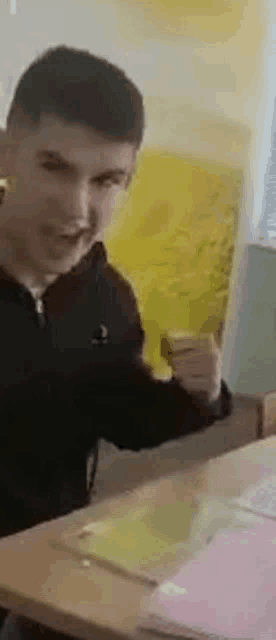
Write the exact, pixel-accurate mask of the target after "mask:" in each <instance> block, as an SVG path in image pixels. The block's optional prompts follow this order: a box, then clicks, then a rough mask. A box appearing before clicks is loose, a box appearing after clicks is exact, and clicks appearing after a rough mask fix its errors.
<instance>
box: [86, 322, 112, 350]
mask: <svg viewBox="0 0 276 640" xmlns="http://www.w3.org/2000/svg"><path fill="white" fill-rule="evenodd" d="M89 342H90V344H95V345H98V346H102V345H104V344H107V343H108V342H109V340H108V329H107V327H106V326H105V325H104V324H100V326H99V328H98V329H97V330H96V331H94V333H93V336H92V338H89Z"/></svg>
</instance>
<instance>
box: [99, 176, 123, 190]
mask: <svg viewBox="0 0 276 640" xmlns="http://www.w3.org/2000/svg"><path fill="white" fill-rule="evenodd" d="M97 183H98V185H99V186H100V187H105V188H106V189H108V188H109V187H114V185H120V184H121V180H120V179H119V178H117V179H116V178H98V180H97Z"/></svg>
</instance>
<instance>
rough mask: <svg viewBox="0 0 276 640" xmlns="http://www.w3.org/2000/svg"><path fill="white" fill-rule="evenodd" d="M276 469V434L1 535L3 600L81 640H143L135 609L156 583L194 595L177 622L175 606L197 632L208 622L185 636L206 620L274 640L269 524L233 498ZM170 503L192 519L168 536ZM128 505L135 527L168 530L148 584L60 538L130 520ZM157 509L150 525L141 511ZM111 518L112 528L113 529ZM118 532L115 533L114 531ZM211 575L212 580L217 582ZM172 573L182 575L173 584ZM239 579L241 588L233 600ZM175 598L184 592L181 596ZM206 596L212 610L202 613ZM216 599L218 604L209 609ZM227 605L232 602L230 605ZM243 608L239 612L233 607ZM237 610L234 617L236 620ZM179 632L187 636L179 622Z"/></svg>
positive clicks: (220, 630)
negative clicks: (137, 522)
mask: <svg viewBox="0 0 276 640" xmlns="http://www.w3.org/2000/svg"><path fill="white" fill-rule="evenodd" d="M275 473H276V437H271V438H267V439H266V440H261V441H258V442H255V443H253V444H251V445H249V446H246V447H243V448H242V449H238V450H236V451H234V452H231V453H228V454H226V455H224V456H221V457H219V458H216V459H213V460H209V461H208V462H204V463H201V464H197V465H196V466H194V467H192V468H190V469H187V468H186V469H185V470H184V471H183V470H182V471H181V470H178V472H177V473H175V474H173V475H170V476H165V477H162V478H159V479H157V480H155V481H154V482H151V483H147V484H144V485H141V486H140V487H139V488H137V489H136V490H135V491H130V492H125V493H124V494H121V495H120V496H116V498H112V499H109V500H106V501H104V502H101V503H98V504H95V505H91V506H90V507H87V508H85V509H81V510H77V511H75V512H73V513H71V514H69V515H68V516H66V517H64V518H58V519H56V520H53V521H51V522H47V523H44V524H43V525H39V526H37V527H34V528H33V529H30V530H27V531H24V532H22V533H19V534H15V535H13V536H10V537H8V538H3V539H2V540H1V541H0V566H1V572H0V604H1V605H2V606H4V607H6V608H7V609H10V610H13V611H15V612H16V613H19V614H21V615H23V616H26V617H28V618H30V619H32V620H34V621H37V622H40V623H41V624H42V625H45V626H48V627H51V628H52V629H54V630H56V631H58V632H61V633H65V634H66V633H67V635H68V634H71V635H72V636H74V637H75V638H82V639H83V640H91V637H97V639H99V640H106V639H107V638H108V640H110V639H112V638H114V640H115V638H117V640H119V638H121V639H122V640H123V638H128V640H129V639H130V638H132V639H133V640H150V638H151V639H153V635H152V633H151V632H150V631H147V630H146V629H142V628H141V626H139V625H140V621H141V617H142V612H143V611H144V612H145V599H147V602H149V600H150V598H155V604H156V593H157V592H158V589H160V587H162V584H164V583H166V582H170V583H174V584H176V585H177V586H180V588H182V589H186V590H187V591H188V592H189V593H188V595H189V598H191V600H192V599H193V598H194V601H195V600H197V604H195V607H194V608H193V607H190V608H189V612H188V611H187V617H186V615H185V618H184V619H183V614H184V613H185V611H184V609H183V607H181V620H180V622H181V623H182V625H183V623H184V624H186V626H187V625H188V626H189V627H190V628H191V627H192V626H194V624H195V618H194V619H193V618H192V613H193V611H196V612H197V613H196V620H197V622H196V625H197V627H198V626H199V625H200V626H201V627H202V628H204V625H205V632H204V633H205V636H204V635H202V634H201V636H196V635H193V636H191V633H189V634H186V636H184V637H185V638H187V637H189V636H190V637H194V638H196V640H197V638H198V637H200V640H205V637H206V620H207V623H208V624H209V628H208V629H207V631H208V632H209V631H211V632H212V633H213V638H216V640H217V637H218V634H219V635H220V637H222V638H223V637H226V638H227V640H228V638H230V639H231V640H232V639H233V638H236V640H238V638H240V640H245V639H246V640H249V639H250V640H257V638H258V640H275V638H276V628H275V623H276V618H275V616H274V612H275V605H274V607H273V601H271V596H273V598H274V600H276V593H274V591H273V590H274V589H275V585H276V581H275V562H273V558H274V557H276V554H275V550H276V544H275V542H276V522H275V520H273V519H272V518H268V517H265V516H264V515H262V514H261V512H260V510H259V511H258V513H257V512H256V511H255V512H253V511H249V510H248V508H245V507H242V506H241V504H237V503H235V502H234V499H235V498H239V497H241V494H243V493H244V492H245V491H247V490H248V489H249V488H250V487H252V486H253V485H254V484H256V483H258V482H259V481H260V480H261V479H262V478H264V477H265V476H266V477H268V476H269V475H270V476H271V475H272V474H275ZM170 503H173V507H172V509H173V512H174V513H175V515H176V513H177V505H181V504H183V505H186V506H188V505H190V506H189V508H188V509H187V510H186V509H184V510H183V515H184V512H185V514H186V515H185V518H184V519H186V518H187V520H188V521H189V522H185V523H184V522H183V521H182V516H181V517H180V520H179V524H178V525H177V527H176V529H177V530H176V531H175V533H174V536H175V537H173V536H172V535H171V530H170V527H171V523H170V522H169V521H170V519H171V515H170V514H168V512H167V511H166V508H165V505H169V504H170ZM163 506H164V511H163ZM255 506H256V505H255ZM131 509H132V510H133V509H134V511H135V509H136V515H137V514H138V513H139V514H140V515H139V517H140V523H141V522H142V521H143V524H144V525H146V527H149V525H150V530H151V532H153V533H154V531H153V529H154V530H155V537H157V535H156V534H157V533H158V537H159V540H161V539H162V536H165V537H166V543H168V546H167V548H166V549H165V550H163V551H164V553H163V552H162V550H161V554H160V557H159V558H155V559H156V565H155V563H153V565H154V566H153V565H152V564H151V559H152V554H149V557H150V563H149V565H151V566H149V565H148V566H147V567H142V568H143V571H144V570H145V569H146V570H147V572H148V570H150V571H149V572H150V574H151V577H152V578H153V580H152V582H153V583H154V584H152V583H151V584H149V581H148V580H143V579H141V578H140V579H139V580H137V576H136V575H134V574H135V569H136V568H137V564H136V566H134V567H133V566H132V567H131V566H128V567H125V568H126V569H127V571H125V573H124V574H123V572H121V573H119V572H118V571H117V572H116V570H115V569H116V567H115V568H113V567H112V564H114V558H113V559H112V558H111V557H110V558H109V564H108V566H107V564H106V565H105V566H104V565H103V564H101V563H100V562H97V560H96V559H95V558H94V557H93V553H92V554H91V555H89V553H88V554H87V551H89V550H87V549H86V550H85V549H79V554H75V553H74V550H73V549H72V548H71V549H70V548H69V545H68V546H65V544H64V541H65V537H67V536H70V535H72V536H73V535H75V537H76V538H77V537H78V535H79V533H80V531H81V530H84V529H87V528H88V529H89V528H90V529H91V530H92V529H93V523H94V524H95V523H97V522H101V523H103V524H104V523H105V525H104V526H106V524H107V523H109V524H110V519H112V518H113V520H114V519H115V520H116V517H118V516H119V517H120V518H127V516H128V514H129V513H130V510H131ZM143 509H144V510H145V512H143ZM147 510H148V511H147ZM155 510H156V513H155V515H153V516H152V517H151V518H150V519H149V521H148V520H147V518H148V516H149V515H150V514H154V512H155ZM161 512H162V513H161ZM162 514H163V515H162ZM159 515H160V522H159ZM161 516H162V517H161ZM115 520H114V521H113V524H112V526H113V527H115V529H116V522H115ZM138 520H139V519H138ZM125 522H127V520H126V521H125ZM163 524H164V526H165V528H164V529H163ZM184 524H185V526H184ZM183 526H184V528H183ZM152 527H153V529H152ZM96 529H97V527H96ZM123 533H124V531H121V532H120V531H119V534H120V535H122V534H123ZM161 534H162V535H161ZM210 538H211V539H210ZM53 541H55V545H53V544H52V543H53ZM179 541H180V542H179ZM274 541H275V542H274ZM225 549H227V553H225ZM230 549H231V551H230ZM112 551H113V552H114V546H113V550H112ZM150 551H151V550H150ZM138 555H139V554H138ZM145 556H146V554H145V553H144V557H145ZM199 557H200V558H201V559H202V558H203V560H204V561H203V563H202V562H201V563H200V562H199ZM256 557H258V563H257V562H256ZM218 558H221V560H220V561H219V560H218ZM231 558H232V560H231ZM138 560H139V558H138ZM135 562H137V558H136V559H135ZM207 563H209V565H208V566H209V572H208V573H207ZM134 564H135V563H134ZM216 567H217V569H216ZM223 568H224V571H222V569H223ZM181 572H182V573H181ZM183 572H184V573H183ZM216 572H217V577H218V578H219V579H216ZM177 576H180V582H179V584H178V582H177V580H178V578H177ZM196 576H197V578H196ZM248 578H249V580H248ZM253 578H254V579H253ZM204 580H205V582H204ZM247 580H248V584H247ZM235 581H236V582H235ZM231 585H232V587H231ZM236 585H238V588H240V590H241V593H240V597H239V598H237V594H236ZM242 585H243V590H242ZM231 588H232V592H231ZM248 589H250V594H251V596H250V597H251V601H250V599H249V600H248V599H246V598H245V593H244V592H245V591H246V590H248ZM216 590H217V591H216ZM161 593H162V591H161ZM169 593H170V592H169ZM225 594H227V595H225ZM180 596H181V598H183V596H185V594H183V593H182V594H180ZM177 597H178V596H177ZM185 597H186V596H185ZM163 598H164V600H163V603H161V601H159V604H158V606H159V605H160V603H161V604H164V602H168V594H166V593H163ZM172 598H175V596H170V599H171V602H172ZM208 598H209V599H210V606H209V608H208V611H207V612H206V601H207V602H208ZM212 598H213V599H212ZM214 598H215V599H216V608H215V606H212V603H213V604H214ZM242 598H243V601H242ZM256 598H257V606H256ZM204 601H205V605H204ZM151 602H153V600H151ZM252 602H253V603H254V606H253V607H252ZM229 603H232V604H231V607H232V608H231V607H230V609H229ZM241 604H242V610H241V609H240V610H239V609H237V607H239V606H240V605H241ZM156 606H157V604H156ZM204 606H205V610H204ZM246 607H247V608H246ZM250 607H251V608H250ZM235 608H236V609H237V611H238V614H239V615H238V617H236V620H235V621H234V622H235V624H234V622H233V618H234V616H233V612H234V611H235ZM210 609H211V610H210ZM212 609H213V610H212ZM160 611H161V614H162V615H163V614H164V608H162V607H161V610H160V608H159V613H160ZM264 611H265V616H264V615H263V614H264ZM207 613H208V616H207V617H206V615H207ZM205 614H206V615H205ZM224 614H225V615H224ZM231 615H232V618H231ZM246 615H247V616H248V619H247V620H246ZM225 616H226V617H225ZM273 616H274V618H273ZM248 621H249V622H248ZM232 623H233V624H232ZM236 623H237V624H238V626H237V624H236ZM246 624H247V628H246ZM262 625H265V626H262ZM273 625H274V626H273ZM254 627H255V629H257V630H258V633H259V636H258V637H257V636H256V633H255V631H254V629H253V628H254ZM234 632H236V635H233V633H234ZM178 633H179V628H178ZM193 633H195V632H193ZM231 633H232V635H231ZM246 633H247V635H246ZM254 633H255V635H254ZM262 633H263V635H262ZM227 634H228V635H227ZM237 634H239V635H237ZM158 635H159V634H158ZM180 635H182V637H183V635H184V634H183V626H182V628H181V634H180ZM163 637H164V636H163ZM207 637H208V636H207ZM208 640H209V637H208Z"/></svg>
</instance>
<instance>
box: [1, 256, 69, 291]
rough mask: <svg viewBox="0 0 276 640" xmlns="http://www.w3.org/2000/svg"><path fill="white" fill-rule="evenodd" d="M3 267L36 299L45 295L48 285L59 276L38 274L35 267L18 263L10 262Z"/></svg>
mask: <svg viewBox="0 0 276 640" xmlns="http://www.w3.org/2000/svg"><path fill="white" fill-rule="evenodd" d="M2 267H3V269H4V270H5V271H6V272H7V273H8V274H9V275H11V276H12V277H13V278H15V280H17V282H19V283H20V284H22V285H23V286H24V287H26V289H28V290H29V291H30V293H31V294H32V296H33V298H35V299H37V298H40V297H41V296H43V294H44V293H45V291H46V290H47V289H48V287H49V286H50V285H51V284H53V283H54V282H55V281H56V280H57V278H58V276H55V275H47V274H37V273H36V272H35V271H34V270H33V269H31V268H28V267H26V266H25V265H19V264H16V263H10V262H8V263H5V264H2Z"/></svg>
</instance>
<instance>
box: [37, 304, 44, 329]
mask: <svg viewBox="0 0 276 640" xmlns="http://www.w3.org/2000/svg"><path fill="white" fill-rule="evenodd" d="M35 308H36V312H37V314H38V321H39V326H40V328H41V329H44V327H45V325H46V318H45V315H44V305H43V301H42V300H40V298H37V299H36V301H35Z"/></svg>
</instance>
